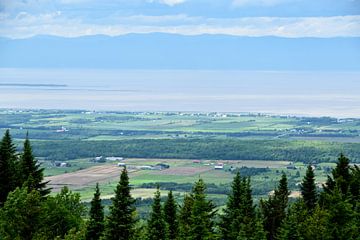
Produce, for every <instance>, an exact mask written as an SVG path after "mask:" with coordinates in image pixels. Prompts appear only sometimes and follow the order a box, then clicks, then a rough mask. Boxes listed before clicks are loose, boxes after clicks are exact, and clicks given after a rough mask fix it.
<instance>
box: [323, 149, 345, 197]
mask: <svg viewBox="0 0 360 240" xmlns="http://www.w3.org/2000/svg"><path fill="white" fill-rule="evenodd" d="M349 163H350V160H349V159H348V158H347V157H345V156H344V155H343V154H340V156H339V158H338V162H337V163H336V167H335V168H334V169H333V170H332V176H328V179H327V181H326V183H325V185H324V186H323V188H324V192H325V193H330V192H331V191H333V190H334V189H335V187H336V186H338V187H339V188H340V190H341V193H342V194H347V193H348V190H349V186H350V182H351V173H350V166H349Z"/></svg>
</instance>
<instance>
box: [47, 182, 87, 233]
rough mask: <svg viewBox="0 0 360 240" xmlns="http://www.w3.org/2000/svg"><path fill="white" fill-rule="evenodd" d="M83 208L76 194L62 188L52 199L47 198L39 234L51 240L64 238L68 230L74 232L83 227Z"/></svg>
mask: <svg viewBox="0 0 360 240" xmlns="http://www.w3.org/2000/svg"><path fill="white" fill-rule="evenodd" d="M83 215H84V206H83V204H82V203H81V201H80V195H79V194H78V193H73V192H71V191H70V190H69V189H68V188H67V187H64V188H63V189H62V190H61V192H60V193H58V194H56V195H55V196H54V197H52V196H49V197H47V199H46V201H45V202H44V204H43V214H42V219H41V222H42V226H43V227H42V228H41V229H40V232H41V234H42V235H44V236H47V237H48V239H53V238H55V237H57V236H59V237H61V238H62V237H64V236H65V235H66V234H67V233H68V232H69V230H70V229H75V230H76V231H77V230H79V229H80V227H81V226H82V225H83V218H82V217H83Z"/></svg>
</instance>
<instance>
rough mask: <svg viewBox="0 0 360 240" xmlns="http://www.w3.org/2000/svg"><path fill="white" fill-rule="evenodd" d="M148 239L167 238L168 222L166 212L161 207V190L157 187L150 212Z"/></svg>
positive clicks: (164, 239) (158, 239)
mask: <svg viewBox="0 0 360 240" xmlns="http://www.w3.org/2000/svg"><path fill="white" fill-rule="evenodd" d="M147 239H148V240H166V239H167V231H166V222H165V220H164V214H163V211H162V208H161V198H160V190H159V187H158V188H157V190H156V192H155V196H154V202H153V204H152V211H151V213H150V219H149V221H148V230H147Z"/></svg>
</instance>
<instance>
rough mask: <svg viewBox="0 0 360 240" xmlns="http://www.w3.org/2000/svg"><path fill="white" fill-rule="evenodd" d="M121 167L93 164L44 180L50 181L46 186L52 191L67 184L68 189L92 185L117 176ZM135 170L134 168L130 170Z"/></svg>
mask: <svg viewBox="0 0 360 240" xmlns="http://www.w3.org/2000/svg"><path fill="white" fill-rule="evenodd" d="M120 171H121V168H119V167H118V166H116V165H109V164H106V165H102V166H94V167H90V168H88V169H84V170H79V171H76V172H72V173H64V174H60V175H56V176H51V177H46V178H45V181H50V182H49V184H48V186H49V187H51V188H53V190H54V191H57V190H59V189H60V188H62V187H64V186H67V187H69V188H70V189H79V188H84V187H86V186H90V185H93V184H94V183H96V182H100V183H101V182H104V181H109V180H113V179H114V178H118V176H119V174H120ZM131 171H135V170H130V172H131Z"/></svg>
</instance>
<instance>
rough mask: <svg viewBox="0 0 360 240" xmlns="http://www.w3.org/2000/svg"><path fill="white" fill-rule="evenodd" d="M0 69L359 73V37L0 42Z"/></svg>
mask: <svg viewBox="0 0 360 240" xmlns="http://www.w3.org/2000/svg"><path fill="white" fill-rule="evenodd" d="M0 67H1V68H120V69H219V70H224V69H238V70H344V71H345V70H350V71H352V70H355V71H357V70H360V38H279V37H236V36H227V35H198V36H182V35H176V34H162V33H152V34H129V35H123V36H117V37H109V36H102V35H95V36H87V37H78V38H63V37H54V36H36V37H32V38H27V39H6V38H1V39H0Z"/></svg>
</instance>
